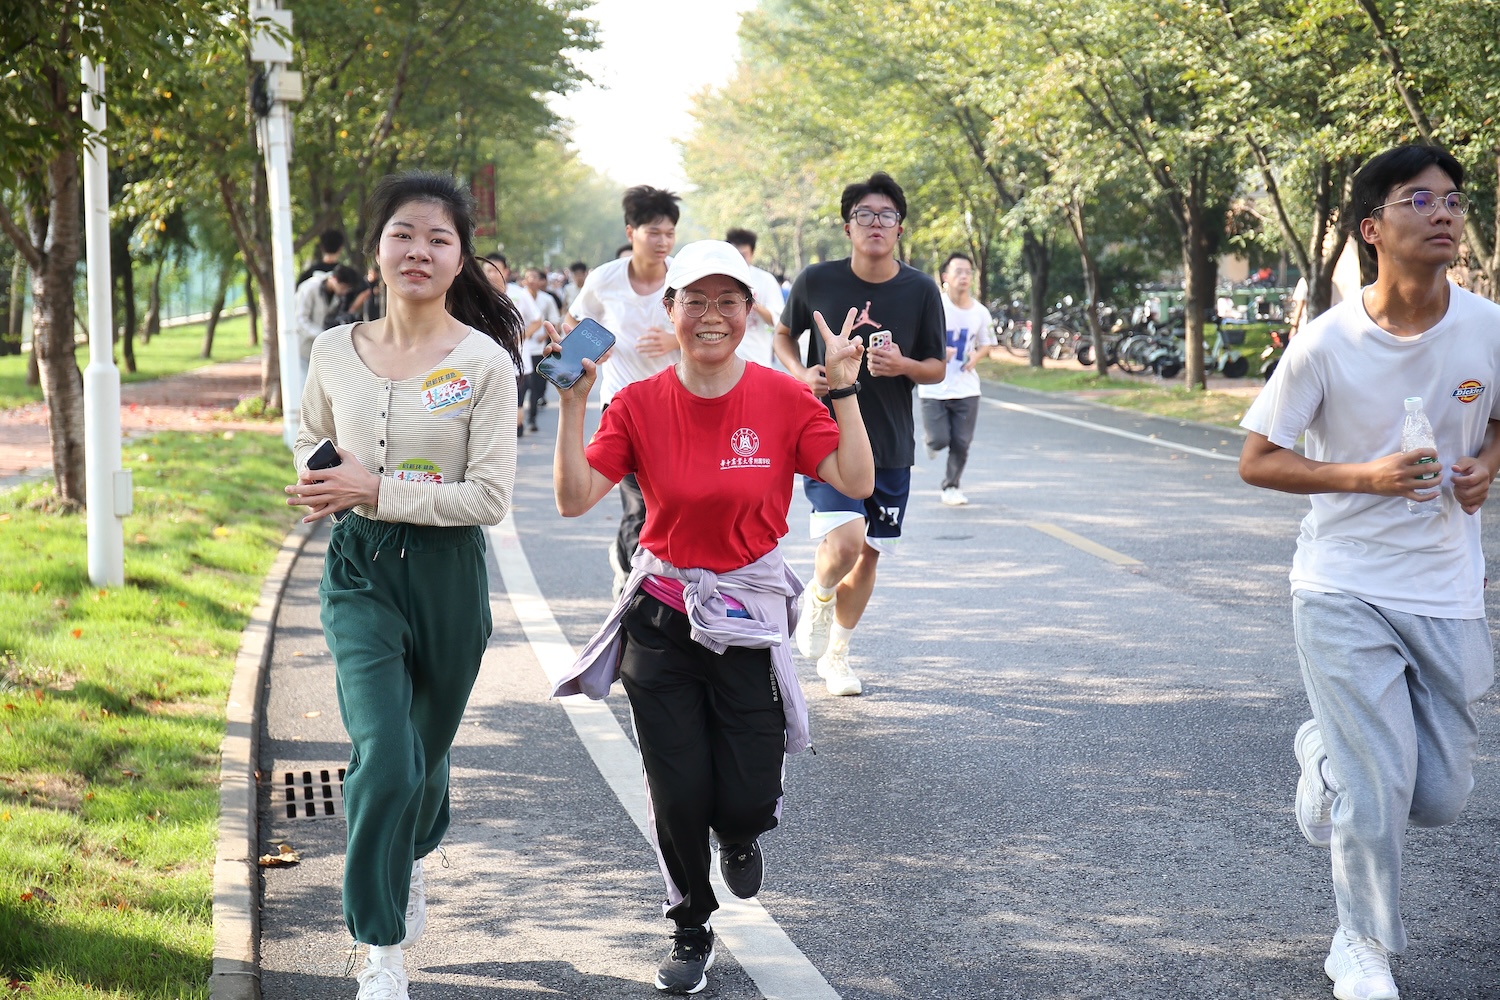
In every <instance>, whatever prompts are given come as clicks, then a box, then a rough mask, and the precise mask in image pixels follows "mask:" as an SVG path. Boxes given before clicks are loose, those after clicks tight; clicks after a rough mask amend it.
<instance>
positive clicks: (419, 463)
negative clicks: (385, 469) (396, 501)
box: [393, 458, 443, 483]
mask: <svg viewBox="0 0 1500 1000" xmlns="http://www.w3.org/2000/svg"><path fill="white" fill-rule="evenodd" d="M393 478H395V479H404V480H406V481H407V482H408V483H440V482H442V481H443V470H441V469H439V468H438V465H437V463H436V462H432V461H429V460H427V459H425V458H408V459H407V460H406V461H404V462H402V463H401V464H400V465H398V466H396V471H395V473H394V475H393Z"/></svg>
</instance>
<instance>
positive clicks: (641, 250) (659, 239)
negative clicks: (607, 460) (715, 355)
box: [563, 184, 679, 594]
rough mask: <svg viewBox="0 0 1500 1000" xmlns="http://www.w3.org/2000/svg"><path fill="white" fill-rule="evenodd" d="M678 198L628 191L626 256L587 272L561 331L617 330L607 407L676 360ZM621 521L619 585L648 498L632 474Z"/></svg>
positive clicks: (614, 550)
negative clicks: (672, 294)
mask: <svg viewBox="0 0 1500 1000" xmlns="http://www.w3.org/2000/svg"><path fill="white" fill-rule="evenodd" d="M677 201H678V198H677V196H676V195H675V194H673V193H672V192H670V191H663V190H662V189H660V188H654V187H651V186H649V185H646V184H641V185H638V186H636V187H633V188H631V189H630V190H628V191H626V192H625V197H624V199H623V201H622V203H621V204H622V205H623V207H624V209H625V238H626V239H627V240H629V241H630V242H629V243H628V244H627V245H626V246H624V247H621V256H619V257H617V258H616V259H615V260H612V261H610V262H609V263H608V264H601V265H599V266H598V267H596V268H594V269H593V270H592V271H590V272H589V276H588V277H587V278H586V279H585V280H584V282H583V287H582V288H580V289H579V290H578V296H577V297H576V298H575V299H574V300H573V302H572V304H571V305H569V306H568V311H567V313H566V314H564V315H563V331H564V332H566V331H569V330H571V329H573V327H575V326H577V325H578V322H579V320H584V319H592V320H594V321H595V322H596V323H600V324H603V326H604V327H605V329H607V330H609V332H610V333H612V334H614V335H615V345H614V347H613V348H611V349H610V352H609V357H607V358H606V359H605V360H604V361H603V362H601V363H600V365H599V401H600V403H602V404H603V405H604V406H609V401H610V400H611V399H613V398H614V395H615V393H617V392H619V391H620V390H621V389H623V388H625V386H627V385H630V384H631V383H632V382H639V381H640V380H641V379H643V378H650V377H651V376H652V375H655V374H656V373H657V372H659V371H661V370H662V369H664V368H668V367H670V366H671V365H672V364H674V363H675V362H676V361H677V358H678V354H677V337H676V335H675V334H674V333H673V332H672V324H671V322H670V321H669V320H668V319H667V310H666V307H665V306H663V305H662V288H663V287H664V286H665V284H666V280H667V268H668V267H670V266H671V264H672V257H671V254H672V245H673V244H674V243H675V242H676V241H677V218H678V214H679V210H678V207H677ZM620 507H621V512H620V527H619V531H618V532H617V535H616V538H615V543H614V544H613V545H611V546H610V549H609V564H610V568H611V569H612V570H613V571H614V591H615V593H616V594H618V593H619V592H620V588H621V587H623V586H624V585H625V578H626V577H627V576H629V574H630V561H631V559H633V558H634V557H635V550H636V546H637V544H638V543H639V541H640V537H641V525H642V524H644V523H645V522H646V500H645V498H644V497H643V496H642V495H641V487H640V484H639V483H638V482H636V478H635V476H634V475H628V476H625V477H624V478H623V479H621V480H620Z"/></svg>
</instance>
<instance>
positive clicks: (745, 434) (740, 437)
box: [729, 427, 760, 458]
mask: <svg viewBox="0 0 1500 1000" xmlns="http://www.w3.org/2000/svg"><path fill="white" fill-rule="evenodd" d="M729 447H731V448H733V449H734V453H735V454H736V455H738V456H740V457H741V458H749V457H750V456H751V455H754V454H755V453H756V452H757V451H759V450H760V438H759V436H757V435H756V433H755V432H754V431H752V430H751V429H750V428H748V427H741V428H740V429H739V430H737V431H735V432H734V433H733V434H731V435H729Z"/></svg>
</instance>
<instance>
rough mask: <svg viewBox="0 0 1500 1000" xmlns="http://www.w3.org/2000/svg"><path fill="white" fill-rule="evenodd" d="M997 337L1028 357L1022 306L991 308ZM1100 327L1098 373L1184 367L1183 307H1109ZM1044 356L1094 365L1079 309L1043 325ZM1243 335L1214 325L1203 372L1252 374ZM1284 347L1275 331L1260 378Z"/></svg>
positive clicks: (1057, 311)
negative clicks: (1161, 311) (1162, 311)
mask: <svg viewBox="0 0 1500 1000" xmlns="http://www.w3.org/2000/svg"><path fill="white" fill-rule="evenodd" d="M990 312H991V314H992V315H993V316H994V320H995V327H996V329H995V336H996V339H997V340H998V342H999V344H1000V346H1001V347H1003V348H1004V349H1005V350H1006V351H1008V352H1009V353H1011V354H1014V355H1016V356H1017V357H1029V356H1030V354H1031V338H1032V332H1031V322H1030V319H1029V318H1028V317H1027V316H1026V315H1025V311H1024V308H1023V306H1022V304H1021V303H1020V302H1011V303H1004V302H1001V303H996V304H995V305H993V306H991V308H990ZM1099 326H1100V329H1102V330H1103V331H1104V359H1103V364H1101V365H1099V369H1100V371H1101V372H1103V371H1105V370H1107V369H1108V368H1110V367H1111V366H1113V367H1117V368H1119V369H1120V370H1121V371H1123V372H1126V373H1128V374H1131V375H1142V374H1152V375H1156V376H1157V377H1158V378H1164V379H1169V378H1175V377H1176V376H1177V375H1179V374H1180V373H1181V372H1182V369H1183V366H1184V364H1185V363H1186V332H1187V331H1186V323H1185V321H1184V318H1183V311H1182V308H1181V307H1173V308H1171V309H1168V310H1167V312H1166V314H1165V315H1164V316H1162V315H1158V314H1157V313H1156V312H1154V311H1153V310H1152V309H1151V308H1150V307H1149V306H1147V305H1144V304H1143V305H1139V306H1136V307H1135V308H1134V309H1132V310H1131V311H1130V312H1129V313H1123V312H1120V311H1119V310H1117V309H1115V308H1114V307H1113V306H1109V305H1101V306H1100V307H1099ZM1042 338H1043V339H1042V354H1043V355H1044V356H1045V357H1048V358H1051V359H1052V360H1054V361H1060V360H1064V359H1066V358H1077V360H1078V362H1079V364H1082V365H1085V366H1092V365H1093V364H1094V357H1093V355H1094V341H1093V336H1092V335H1091V334H1090V333H1089V325H1088V318H1087V316H1086V314H1085V311H1084V306H1083V304H1082V303H1075V302H1074V301H1073V298H1072V296H1068V297H1066V298H1064V299H1063V300H1062V301H1061V302H1059V303H1057V305H1056V306H1055V307H1054V308H1053V309H1052V311H1050V312H1049V313H1047V315H1046V316H1045V317H1044V319H1043V321H1042ZM1244 343H1245V331H1244V328H1243V326H1242V325H1238V324H1236V323H1235V322H1233V321H1228V322H1223V321H1221V322H1219V323H1217V324H1215V328H1214V331H1213V333H1212V335H1211V336H1210V337H1209V339H1208V340H1207V341H1206V342H1205V343H1204V352H1203V354H1204V357H1203V362H1204V367H1205V369H1206V370H1207V372H1208V374H1211V375H1213V374H1217V375H1223V376H1225V377H1227V378H1243V377H1244V376H1245V375H1247V374H1249V372H1250V359H1249V358H1248V357H1247V356H1246V355H1245V354H1244V353H1242V352H1241V351H1240V350H1238V348H1241V347H1243V346H1244ZM1284 346H1285V338H1284V335H1280V334H1279V333H1278V332H1276V331H1273V332H1272V334H1271V344H1270V346H1269V347H1267V349H1266V350H1265V351H1264V352H1263V353H1262V355H1261V367H1260V373H1261V375H1262V376H1264V377H1266V378H1270V376H1271V372H1272V371H1274V370H1275V367H1276V362H1277V361H1278V360H1280V354H1281V349H1282V348H1283V347H1284Z"/></svg>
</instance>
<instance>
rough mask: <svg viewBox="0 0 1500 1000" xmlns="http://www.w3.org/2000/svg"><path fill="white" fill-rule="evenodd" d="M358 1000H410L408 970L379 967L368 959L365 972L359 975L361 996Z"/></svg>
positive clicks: (386, 966)
mask: <svg viewBox="0 0 1500 1000" xmlns="http://www.w3.org/2000/svg"><path fill="white" fill-rule="evenodd" d="M356 1000H409V998H408V997H407V995H406V970H405V969H403V968H391V967H390V966H388V965H378V964H376V963H374V962H371V961H369V960H368V959H366V960H365V968H364V971H363V972H361V973H360V974H359V995H358V997H357V998H356Z"/></svg>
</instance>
